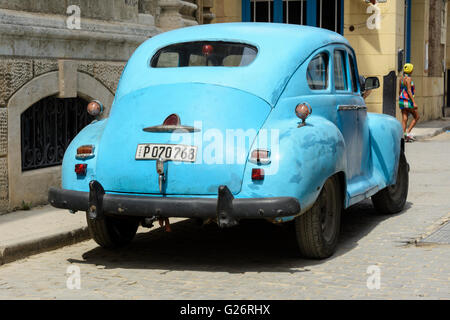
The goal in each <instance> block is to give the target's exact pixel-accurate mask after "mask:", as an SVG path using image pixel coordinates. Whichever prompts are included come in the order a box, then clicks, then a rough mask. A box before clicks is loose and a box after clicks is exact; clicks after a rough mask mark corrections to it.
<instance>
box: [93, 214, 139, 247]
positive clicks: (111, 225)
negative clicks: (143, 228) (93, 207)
mask: <svg viewBox="0 0 450 320" xmlns="http://www.w3.org/2000/svg"><path fill="white" fill-rule="evenodd" d="M86 220H87V225H88V229H89V233H90V234H91V237H92V239H94V240H95V242H97V243H98V244H99V245H100V246H102V247H103V248H116V247H120V246H123V245H125V244H128V243H130V242H131V240H133V238H134V236H135V235H136V232H137V229H138V227H139V222H138V221H136V220H132V219H120V218H113V217H103V218H101V219H90V218H89V215H88V214H87V213H86Z"/></svg>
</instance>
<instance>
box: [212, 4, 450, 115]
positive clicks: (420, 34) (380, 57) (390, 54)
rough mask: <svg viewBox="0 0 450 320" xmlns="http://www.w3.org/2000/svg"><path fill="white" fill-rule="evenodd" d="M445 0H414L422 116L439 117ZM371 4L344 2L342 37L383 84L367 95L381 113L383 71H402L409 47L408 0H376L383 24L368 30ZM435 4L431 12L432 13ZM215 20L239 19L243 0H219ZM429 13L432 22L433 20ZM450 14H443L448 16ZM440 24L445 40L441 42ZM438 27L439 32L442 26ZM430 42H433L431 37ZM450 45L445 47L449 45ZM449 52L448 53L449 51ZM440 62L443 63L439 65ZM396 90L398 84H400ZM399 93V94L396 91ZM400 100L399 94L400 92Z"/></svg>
mask: <svg viewBox="0 0 450 320" xmlns="http://www.w3.org/2000/svg"><path fill="white" fill-rule="evenodd" d="M446 2H447V1H442V0H412V24H411V27H412V30H411V31H412V37H411V62H412V63H413V64H414V65H415V72H414V74H413V80H414V82H415V84H416V88H417V90H416V99H417V103H418V105H419V114H420V115H421V121H424V120H430V119H437V118H439V117H440V115H441V112H442V106H443V103H444V102H443V94H444V73H443V72H441V71H442V70H443V68H442V67H441V65H442V63H443V61H447V66H448V68H450V60H449V59H447V60H445V59H446V58H445V53H446V50H447V51H448V50H449V49H448V48H447V47H446V44H445V43H446V39H447V37H448V34H447V35H445V31H446V23H444V24H442V23H441V12H442V10H444V12H446V11H445V10H446V7H445V6H446V5H445V3H446ZM369 6H370V5H369V3H367V2H366V1H364V0H345V1H344V36H345V37H346V38H347V39H348V40H349V41H350V43H351V45H352V46H353V48H354V49H355V51H356V56H357V60H358V67H359V71H360V73H361V74H362V75H364V76H377V77H379V79H380V82H381V88H380V89H378V90H375V91H373V92H372V93H371V95H370V96H369V97H368V98H367V100H366V103H367V106H368V110H369V111H371V112H379V113H381V112H383V91H384V83H383V82H384V76H386V75H388V74H389V73H390V72H391V71H394V72H395V74H396V75H398V74H399V73H398V68H399V66H398V51H399V50H400V49H405V3H404V0H395V1H393V0H387V1H386V2H385V3H378V4H377V6H378V7H379V8H380V10H381V28H380V29H369V28H368V27H367V20H368V19H369V17H370V16H371V15H372V14H373V13H368V12H367V9H368V7H369ZM430 8H431V13H430ZM215 10H216V12H215V13H216V16H217V18H216V20H215V21H214V22H229V21H241V20H242V19H241V10H242V1H241V0H226V1H223V0H215ZM430 14H431V17H432V19H431V22H432V23H431V24H430ZM447 14H448V11H447V13H446V14H445V15H444V16H447ZM430 29H432V30H434V31H433V32H431V37H432V38H433V37H438V38H439V46H441V47H440V48H439V46H437V45H435V46H434V48H432V47H431V46H430V44H431V43H432V42H433V39H430ZM441 29H442V31H443V32H444V39H443V40H444V41H440V38H441ZM438 30H439V31H438ZM430 41H431V42H430ZM427 43H428V46H429V51H428V54H429V56H428V61H429V62H430V63H434V65H433V66H434V67H435V70H439V71H437V72H433V73H432V74H429V72H428V70H425V68H424V67H425V60H426V54H425V53H426V50H425V48H426V46H427ZM446 48H447V49H446ZM446 56H447V57H449V56H450V55H448V54H447V55H446ZM437 65H439V66H437ZM397 90H398V88H397ZM397 95H398V94H396V96H397ZM396 99H397V102H398V97H396ZM395 111H396V116H397V117H398V118H399V119H400V112H399V109H398V106H397V103H396V106H395Z"/></svg>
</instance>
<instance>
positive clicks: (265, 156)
mask: <svg viewBox="0 0 450 320" xmlns="http://www.w3.org/2000/svg"><path fill="white" fill-rule="evenodd" d="M250 162H252V163H256V164H269V163H270V151H268V150H264V149H256V150H253V151H252V154H251V156H250Z"/></svg>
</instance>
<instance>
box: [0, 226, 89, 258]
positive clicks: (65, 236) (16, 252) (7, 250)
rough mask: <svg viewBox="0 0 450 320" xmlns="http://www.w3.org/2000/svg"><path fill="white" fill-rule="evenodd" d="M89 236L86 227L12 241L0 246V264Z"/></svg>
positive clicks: (86, 238)
mask: <svg viewBox="0 0 450 320" xmlns="http://www.w3.org/2000/svg"><path fill="white" fill-rule="evenodd" d="M89 238H90V235H89V230H88V228H87V227H82V228H78V229H74V230H72V231H68V232H62V233H58V234H52V235H49V236H42V237H40V238H36V239H32V240H28V241H23V242H17V243H12V244H11V245H7V246H2V247H0V265H3V264H6V263H10V262H13V261H16V260H19V259H23V258H26V257H29V256H31V255H34V254H38V253H42V252H46V251H50V250H54V249H58V248H62V247H64V246H67V245H72V244H75V243H78V242H81V241H84V240H88V239H89Z"/></svg>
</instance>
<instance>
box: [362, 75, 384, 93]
mask: <svg viewBox="0 0 450 320" xmlns="http://www.w3.org/2000/svg"><path fill="white" fill-rule="evenodd" d="M379 87H380V80H379V79H378V77H369V78H366V81H365V83H364V90H374V89H378V88H379Z"/></svg>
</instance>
